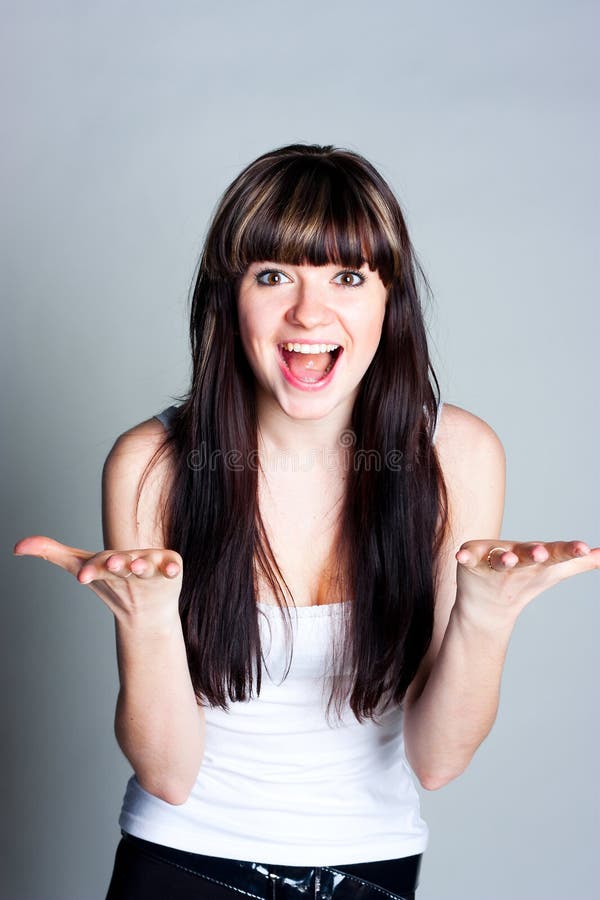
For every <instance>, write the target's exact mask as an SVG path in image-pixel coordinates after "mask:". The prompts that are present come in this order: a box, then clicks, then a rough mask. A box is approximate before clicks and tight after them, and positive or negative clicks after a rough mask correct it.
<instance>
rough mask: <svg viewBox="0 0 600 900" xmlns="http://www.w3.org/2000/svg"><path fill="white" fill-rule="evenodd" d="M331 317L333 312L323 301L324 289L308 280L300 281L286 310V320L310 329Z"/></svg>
mask: <svg viewBox="0 0 600 900" xmlns="http://www.w3.org/2000/svg"><path fill="white" fill-rule="evenodd" d="M332 318H333V313H332V311H331V310H330V309H329V307H328V306H327V303H326V302H325V289H324V288H323V287H319V285H317V284H312V283H310V282H308V281H302V282H300V283H299V284H298V285H297V286H296V290H295V292H294V298H293V300H292V302H291V303H290V306H289V308H288V310H287V312H286V319H287V321H288V322H289V323H290V324H292V325H301V326H302V327H304V328H307V329H310V328H316V327H317V326H319V325H326V324H328V323H329V322H331V321H332Z"/></svg>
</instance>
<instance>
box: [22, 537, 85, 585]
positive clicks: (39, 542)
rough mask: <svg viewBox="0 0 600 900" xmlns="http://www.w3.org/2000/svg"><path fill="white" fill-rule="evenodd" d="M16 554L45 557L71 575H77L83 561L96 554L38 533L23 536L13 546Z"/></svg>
mask: <svg viewBox="0 0 600 900" xmlns="http://www.w3.org/2000/svg"><path fill="white" fill-rule="evenodd" d="M13 554H14V555H15V556H37V557H39V559H45V560H47V561H48V562H51V563H53V564H54V565H55V566H60V568H61V569H65V571H67V572H70V574H71V575H75V576H76V575H77V573H78V572H79V569H80V568H81V565H82V563H84V562H85V561H86V560H88V559H90V558H91V557H92V556H95V555H96V554H95V553H91V552H90V551H89V550H81V549H79V548H78V547H69V546H68V544H61V543H60V542H59V541H55V540H54V538H51V537H46V535H43V534H38V535H31V536H29V537H25V538H21V540H20V541H17V543H16V544H15V546H14V547H13Z"/></svg>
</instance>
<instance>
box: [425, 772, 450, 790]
mask: <svg viewBox="0 0 600 900" xmlns="http://www.w3.org/2000/svg"><path fill="white" fill-rule="evenodd" d="M415 774H416V773H415ZM459 774H460V773H459ZM457 777H458V776H457V775H435V774H431V773H429V772H427V773H425V774H423V775H417V778H418V779H419V784H420V785H421V787H422V788H424V789H425V790H426V791H439V789H440V788H443V787H445V786H446V785H447V784H449V783H450V782H451V781H453V780H454V779H455V778H457Z"/></svg>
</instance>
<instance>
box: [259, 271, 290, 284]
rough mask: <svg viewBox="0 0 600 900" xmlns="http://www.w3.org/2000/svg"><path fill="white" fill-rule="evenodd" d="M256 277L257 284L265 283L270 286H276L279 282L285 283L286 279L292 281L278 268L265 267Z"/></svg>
mask: <svg viewBox="0 0 600 900" xmlns="http://www.w3.org/2000/svg"><path fill="white" fill-rule="evenodd" d="M254 278H255V279H256V282H257V284H264V285H268V286H270V287H274V286H275V285H278V284H285V281H290V279H289V278H288V277H287V275H284V274H283V272H280V271H279V270H278V269H263V270H262V271H260V272H257V273H256V275H255V276H254ZM284 279H285V281H284Z"/></svg>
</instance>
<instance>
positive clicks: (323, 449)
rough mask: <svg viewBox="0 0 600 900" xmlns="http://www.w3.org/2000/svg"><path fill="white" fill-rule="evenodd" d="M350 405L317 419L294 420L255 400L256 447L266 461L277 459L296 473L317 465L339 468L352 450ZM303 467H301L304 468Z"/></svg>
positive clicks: (270, 404) (340, 407) (282, 412)
mask: <svg viewBox="0 0 600 900" xmlns="http://www.w3.org/2000/svg"><path fill="white" fill-rule="evenodd" d="M350 414H351V405H350V404H341V405H340V406H339V407H336V408H335V409H334V410H332V411H331V412H330V413H329V414H328V415H326V416H323V417H322V418H319V419H293V418H291V417H290V416H288V415H287V413H285V412H284V411H283V410H282V409H281V407H280V406H279V405H277V404H273V403H265V402H264V400H263V399H262V398H261V397H260V395H259V396H258V397H257V415H258V446H259V451H260V453H261V454H263V455H265V456H266V457H267V459H273V458H275V459H280V460H281V461H282V463H287V464H288V465H291V466H293V465H294V463H295V462H296V463H297V465H298V468H297V469H296V470H297V471H308V470H309V469H310V468H312V467H314V466H315V465H318V464H323V465H325V466H326V467H331V466H333V465H335V466H339V464H340V462H341V460H342V459H343V458H344V457H345V455H347V452H348V448H349V446H352V442H351V440H350V435H349V430H350V422H351V417H350ZM303 464H304V465H303Z"/></svg>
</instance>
